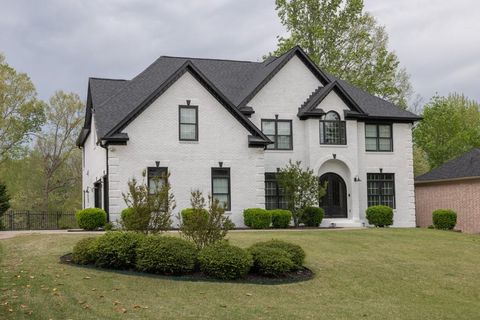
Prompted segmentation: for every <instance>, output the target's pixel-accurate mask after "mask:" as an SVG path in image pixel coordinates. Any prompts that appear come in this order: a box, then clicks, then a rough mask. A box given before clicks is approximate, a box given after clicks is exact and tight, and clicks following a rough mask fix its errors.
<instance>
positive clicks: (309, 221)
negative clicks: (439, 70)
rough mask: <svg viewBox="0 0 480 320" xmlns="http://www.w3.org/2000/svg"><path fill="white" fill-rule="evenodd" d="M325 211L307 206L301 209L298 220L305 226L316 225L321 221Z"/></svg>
mask: <svg viewBox="0 0 480 320" xmlns="http://www.w3.org/2000/svg"><path fill="white" fill-rule="evenodd" d="M324 215H325V211H324V210H323V209H322V208H319V207H307V208H305V209H304V210H303V212H302V216H301V218H300V221H301V222H302V223H303V224H305V225H306V226H307V227H318V226H319V225H320V223H322V220H323V216H324Z"/></svg>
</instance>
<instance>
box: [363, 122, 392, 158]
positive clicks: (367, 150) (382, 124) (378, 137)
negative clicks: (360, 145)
mask: <svg viewBox="0 0 480 320" xmlns="http://www.w3.org/2000/svg"><path fill="white" fill-rule="evenodd" d="M367 125H375V126H376V128H377V136H376V137H367ZM380 126H389V127H390V150H380V139H387V138H381V137H380ZM367 138H369V139H372V138H374V139H376V142H377V144H376V149H375V150H372V149H367ZM365 151H366V152H393V123H391V122H365Z"/></svg>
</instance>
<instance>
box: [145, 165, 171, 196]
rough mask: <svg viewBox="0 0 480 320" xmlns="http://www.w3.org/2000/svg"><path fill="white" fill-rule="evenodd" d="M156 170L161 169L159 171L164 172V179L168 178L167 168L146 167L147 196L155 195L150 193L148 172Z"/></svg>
mask: <svg viewBox="0 0 480 320" xmlns="http://www.w3.org/2000/svg"><path fill="white" fill-rule="evenodd" d="M151 169H153V170H158V169H161V170H165V178H166V177H167V176H168V167H147V189H148V194H149V195H153V194H155V193H151V192H150V175H149V173H148V172H149V170H151Z"/></svg>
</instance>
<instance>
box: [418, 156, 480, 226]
mask: <svg viewBox="0 0 480 320" xmlns="http://www.w3.org/2000/svg"><path fill="white" fill-rule="evenodd" d="M415 196H416V207H417V225H418V226H420V227H428V226H430V225H431V224H432V212H433V211H434V210H436V209H452V210H454V211H455V212H457V225H456V226H455V229H457V230H462V231H463V232H469V233H479V232H480V149H473V150H471V151H469V152H467V153H465V154H463V155H461V156H460V157H458V158H455V159H453V160H450V161H448V162H446V163H444V164H443V165H441V166H440V167H438V168H435V169H433V170H432V171H430V172H427V173H425V174H424V175H421V176H419V177H417V178H415Z"/></svg>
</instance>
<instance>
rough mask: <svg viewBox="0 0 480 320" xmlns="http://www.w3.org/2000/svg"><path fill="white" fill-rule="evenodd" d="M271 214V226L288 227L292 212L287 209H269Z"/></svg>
mask: <svg viewBox="0 0 480 320" xmlns="http://www.w3.org/2000/svg"><path fill="white" fill-rule="evenodd" d="M269 211H270V214H271V215H272V226H273V227H274V228H283V229H284V228H288V226H289V225H290V221H291V220H292V213H291V212H290V211H289V210H281V209H276V210H269Z"/></svg>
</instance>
